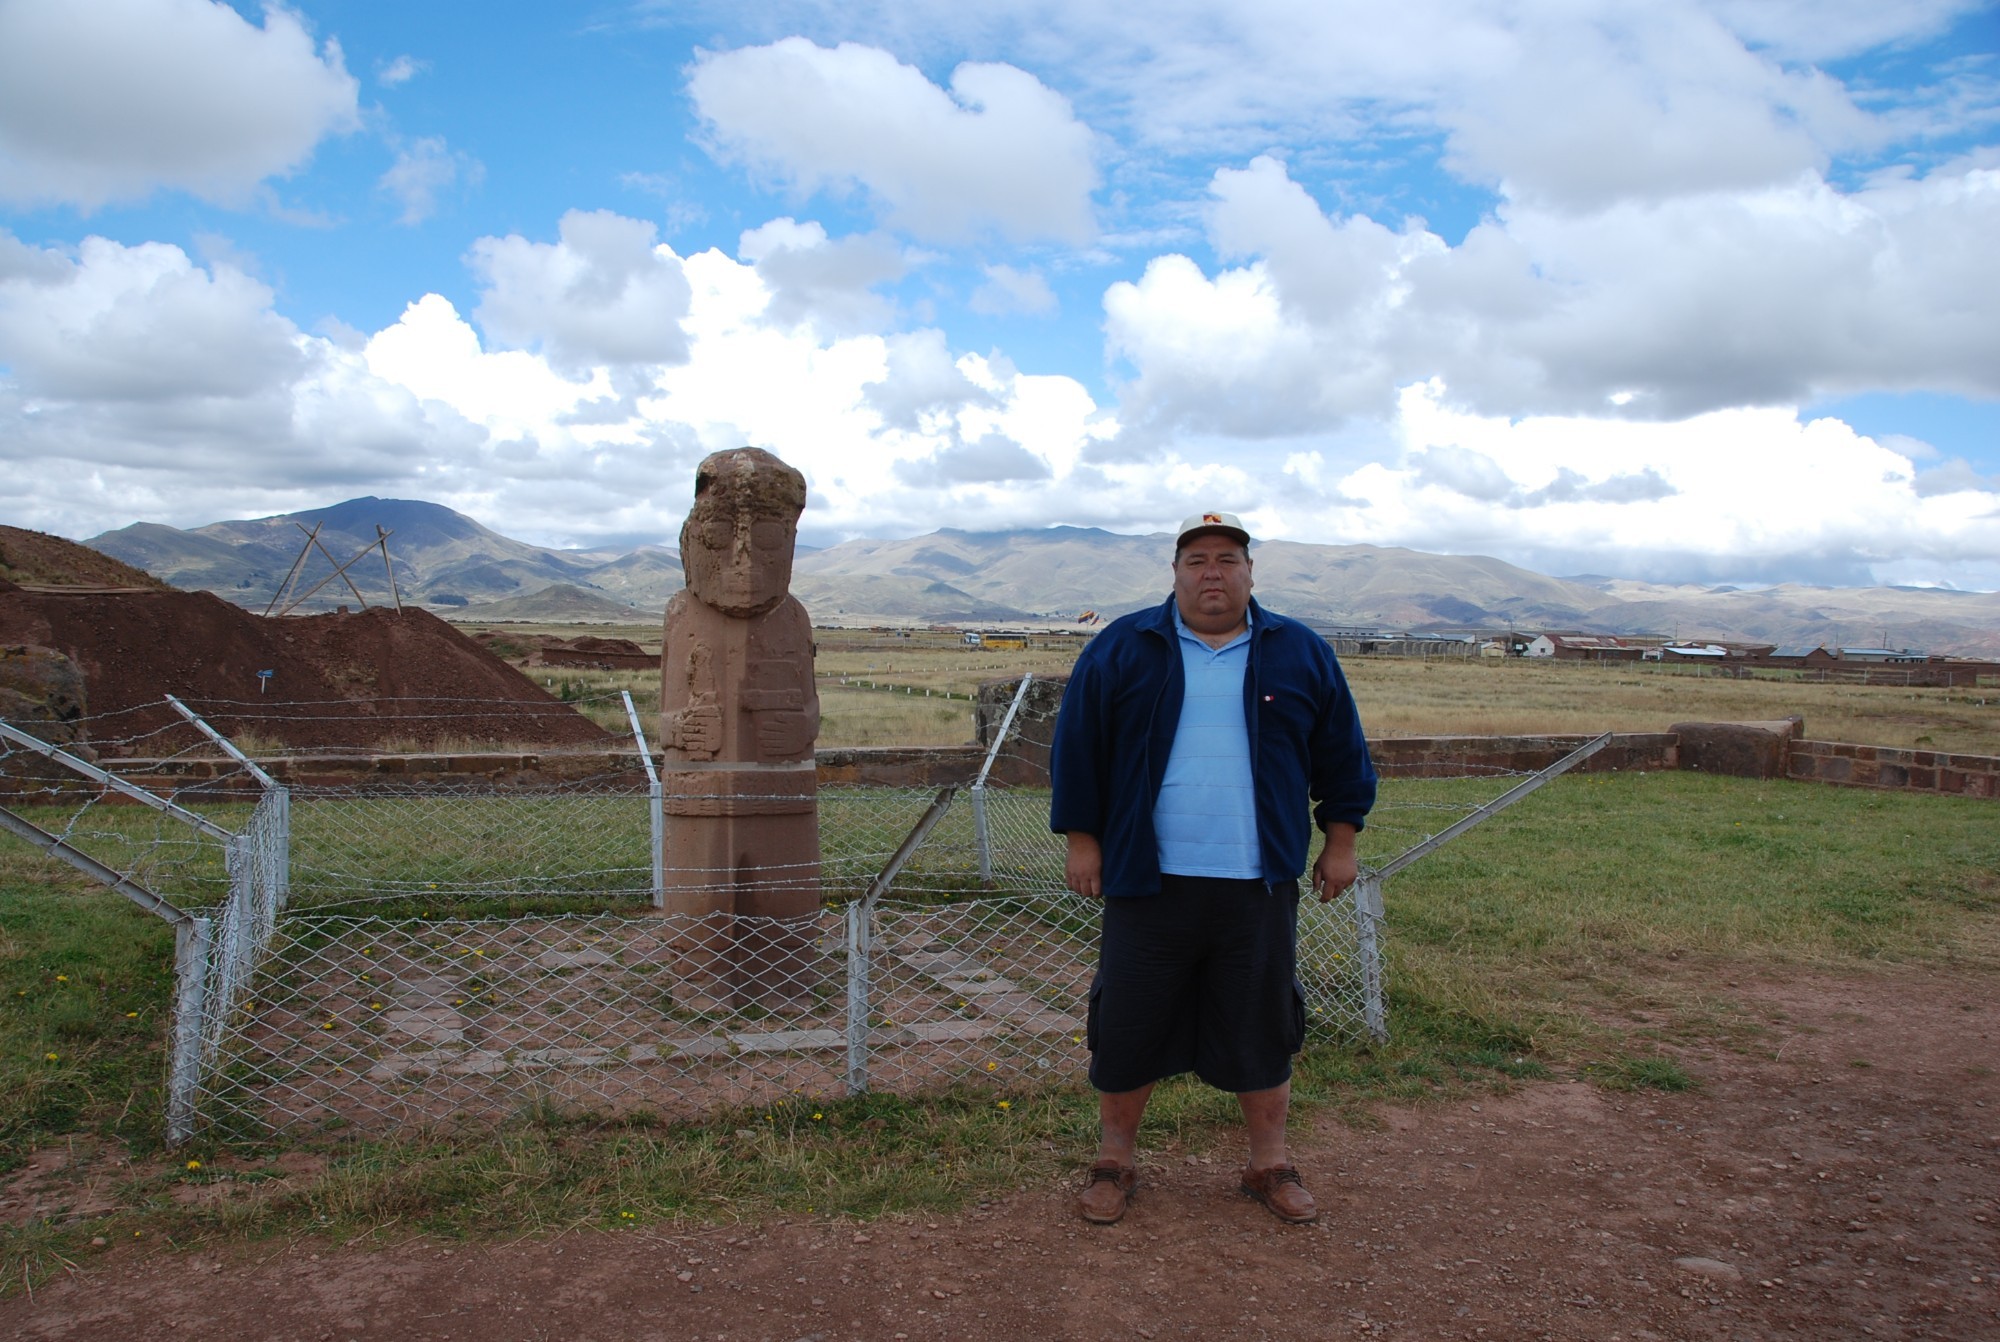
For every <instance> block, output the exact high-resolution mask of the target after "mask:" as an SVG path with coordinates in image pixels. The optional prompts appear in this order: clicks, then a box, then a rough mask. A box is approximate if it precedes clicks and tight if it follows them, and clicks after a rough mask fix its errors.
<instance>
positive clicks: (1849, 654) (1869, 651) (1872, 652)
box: [1835, 648, 1930, 665]
mask: <svg viewBox="0 0 2000 1342" xmlns="http://www.w3.org/2000/svg"><path fill="white" fill-rule="evenodd" d="M1835 655H1836V656H1838V657H1839V658H1840V660H1841V661H1843V662H1870V663H1874V664H1876V665H1881V664H1884V663H1888V664H1893V665H1908V664H1910V663H1915V662H1926V661H1929V660H1930V656H1929V654H1928V653H1922V652H1916V651H1913V650H1911V649H1909V648H1840V649H1838V650H1837V651H1836V653H1835Z"/></svg>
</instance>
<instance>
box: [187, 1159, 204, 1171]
mask: <svg viewBox="0 0 2000 1342" xmlns="http://www.w3.org/2000/svg"><path fill="white" fill-rule="evenodd" d="M188 1168H189V1169H190V1170H198V1169H200V1168H201V1162H200V1161H199V1160H190V1161H189V1162H188Z"/></svg>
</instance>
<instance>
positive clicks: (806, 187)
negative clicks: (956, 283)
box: [688, 37, 1097, 242]
mask: <svg viewBox="0 0 2000 1342" xmlns="http://www.w3.org/2000/svg"><path fill="white" fill-rule="evenodd" d="M688 93H689V96H690V97H691V98H692V99H693V101H694V105H695V109H696V111H697V112H699V113H700V115H701V117H702V119H703V121H704V122H705V123H706V124H707V125H708V128H709V132H710V134H711V136H712V137H713V139H714V142H715V144H716V146H717V147H718V149H719V150H720V151H721V152H722V153H723V154H724V155H726V156H729V157H732V158H737V159H741V160H743V161H745V162H747V163H749V164H751V165H752V166H753V167H756V168H758V169H761V170H764V171H767V172H771V173H773V174H775V175H776V176H777V177H778V178H779V179H780V180H782V181H785V182H788V183H790V184H791V185H792V186H793V187H794V188H795V189H796V190H798V191H799V192H800V193H802V194H804V195H810V194H812V193H814V192H817V191H822V190H831V191H836V192H839V191H847V190H855V189H858V190H860V191H862V192H863V193H865V194H866V195H867V197H868V198H869V199H870V200H871V201H873V202H874V203H875V204H876V205H877V206H878V208H879V209H880V210H881V211H882V213H883V215H884V216H885V219H886V221H887V222H888V223H889V224H891V225H892V226H894V227H896V228H899V229H903V230H906V231H908V232H910V233H913V234H915V235H918V236H920V237H925V238H932V239H940V240H947V241H957V240H963V239H966V238H970V237H974V236H977V235H979V234H981V233H985V232H988V231H992V232H997V233H999V234H1001V235H1004V236H1006V237H1009V238H1013V239H1016V240H1022V239H1029V238H1054V239H1058V240H1061V241H1066V242H1082V241H1085V240H1087V239H1088V238H1089V237H1090V235H1091V232H1092V227H1093V225H1092V213H1091V204H1090V193H1091V192H1092V190H1094V189H1095V187H1096V184H1097V173H1096V168H1095V165H1094V162H1093V158H1092V142H1091V134H1090V131H1089V129H1088V128H1087V127H1085V126H1084V125H1083V124H1082V123H1081V122H1079V121H1078V120H1077V119H1076V116H1075V114H1074V113H1073V112H1072V110H1071V108H1070V105H1069V103H1068V101H1067V100H1066V99H1065V98H1063V97H1062V95H1060V94H1058V93H1056V92H1055V91H1054V90H1052V89H1050V88H1048V87H1047V86H1046V85H1044V84H1043V83H1042V82H1041V81H1040V80H1038V79H1036V78H1035V77H1034V76H1033V75H1031V74H1028V73H1027V72H1026V71H1024V70H1020V69H1017V68H1015V67H1014V66H1011V65H1000V64H981V63H976V62H967V63H966V64H963V65H960V66H959V67H958V68H957V69H956V70H954V71H953V72H952V76H951V86H950V88H949V90H946V89H941V88H939V87H938V86H937V85H936V84H933V83H932V82H931V81H930V80H929V79H928V78H926V77H925V75H924V73H923V72H922V71H921V70H918V69H917V68H916V67H914V66H911V65H905V64H903V63H902V62H901V61H898V60H897V59H896V58H895V57H894V56H892V55H890V54H889V53H888V52H886V51H883V50H880V49H879V48H875V47H869V46H862V45H859V44H856V43H851V42H843V43H841V44H840V45H839V46H837V47H834V48H831V49H829V48H826V47H821V46H817V45H815V44H814V43H812V42H810V41H808V40H806V39H805V38H800V37H790V38H785V39H783V40H781V41H778V42H774V43H772V44H770V45H769V46H762V47H746V48H741V49H739V50H735V51H726V52H719V53H708V54H704V55H703V56H702V57H701V58H700V59H699V60H697V62H696V63H695V65H694V67H693V69H692V70H691V71H690V72H689V76H688Z"/></svg>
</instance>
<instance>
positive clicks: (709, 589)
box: [681, 448, 805, 618]
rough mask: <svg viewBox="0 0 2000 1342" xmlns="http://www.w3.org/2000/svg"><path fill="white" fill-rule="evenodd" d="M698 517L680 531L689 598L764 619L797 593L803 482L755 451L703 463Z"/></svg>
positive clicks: (689, 519) (726, 611)
mask: <svg viewBox="0 0 2000 1342" xmlns="http://www.w3.org/2000/svg"><path fill="white" fill-rule="evenodd" d="M696 488H697V490H698V493H697V494H696V497H695V504H694V509H693V510H692V511H691V512H689V513H688V517H687V524H686V525H685V526H683V527H682V528H681V566H682V568H683V569H685V570H686V573H687V586H688V591H690V592H692V593H694V595H695V598H696V599H697V600H699V601H701V602H702V603H703V604H704V605H708V606H713V607H714V608H715V609H717V610H719V611H722V612H723V613H724V614H727V615H734V616H737V617H738V618H747V617H749V616H752V615H762V614H763V613H764V612H765V611H767V610H770V609H771V608H772V607H774V606H776V605H777V604H778V603H779V602H780V601H783V600H784V599H785V594H786V593H787V592H789V591H790V590H791V586H792V547H793V543H794V542H795V541H796V540H797V539H798V524H799V512H800V510H801V508H802V507H803V506H804V503H805V481H804V479H803V478H802V477H801V476H800V475H799V474H798V472H797V471H795V470H793V469H792V468H791V467H789V466H787V465H785V464H784V463H783V462H781V461H779V460H778V459H777V458H776V457H773V456H771V455H770V454H769V453H766V452H761V451H758V450H757V449H755V448H744V449H739V450H737V451H734V452H726V453H717V454H716V455H715V456H712V457H710V458H709V459H708V460H707V461H705V462H703V463H702V467H701V472H700V474H699V475H698V476H697V485H696Z"/></svg>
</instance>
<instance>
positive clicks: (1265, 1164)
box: [1236, 1081, 1319, 1223]
mask: <svg viewBox="0 0 2000 1342" xmlns="http://www.w3.org/2000/svg"><path fill="white" fill-rule="evenodd" d="M1236 1102H1237V1103H1238V1104H1240V1105H1242V1106H1243V1125H1244V1127H1246V1128H1248V1129H1249V1131H1250V1163H1249V1164H1248V1165H1246V1166H1244V1168H1243V1191H1244V1192H1246V1193H1248V1194H1250V1196H1252V1197H1254V1198H1256V1199H1257V1200H1258V1201H1259V1202H1261V1203H1263V1204H1264V1205H1265V1206H1266V1207H1268V1208H1270V1210H1271V1214H1272V1215H1273V1216H1276V1217H1277V1218H1278V1219H1279V1220H1281V1221H1291V1222H1294V1223H1298V1222H1305V1221H1311V1220H1315V1219H1317V1218H1318V1216H1319V1207H1318V1206H1317V1204H1315V1203H1314V1202H1313V1196H1312V1194H1310V1193H1308V1192H1306V1187H1305V1185H1304V1184H1303V1183H1301V1182H1300V1181H1299V1172H1298V1171H1297V1170H1296V1169H1294V1168H1292V1159H1291V1153H1290V1152H1289V1151H1288V1150H1287V1148H1286V1146H1285V1115H1286V1113H1287V1112H1288V1111H1289V1110H1290V1109H1291V1104H1292V1086H1291V1083H1290V1082H1289V1081H1288V1082H1286V1083H1285V1084H1284V1085H1282V1086H1273V1087H1271V1088H1270V1089H1269V1090H1252V1091H1245V1092H1243V1093H1241V1094H1239V1095H1237V1097H1236Z"/></svg>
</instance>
